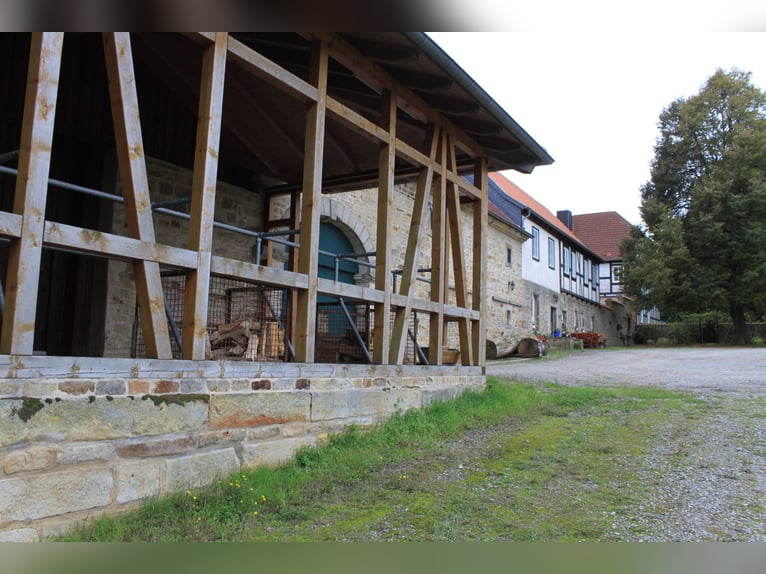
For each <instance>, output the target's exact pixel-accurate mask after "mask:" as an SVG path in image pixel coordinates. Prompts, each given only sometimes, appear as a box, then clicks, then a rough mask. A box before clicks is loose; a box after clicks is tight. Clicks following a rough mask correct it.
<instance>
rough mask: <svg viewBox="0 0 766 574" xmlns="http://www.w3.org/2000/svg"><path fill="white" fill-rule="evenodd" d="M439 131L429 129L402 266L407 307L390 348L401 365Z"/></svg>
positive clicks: (399, 317)
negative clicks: (427, 150)
mask: <svg viewBox="0 0 766 574" xmlns="http://www.w3.org/2000/svg"><path fill="white" fill-rule="evenodd" d="M439 135H440V130H439V128H438V127H436V126H431V128H429V134H428V136H429V138H430V140H431V153H430V156H429V160H428V163H427V165H426V166H424V167H423V169H421V170H420V175H419V176H418V187H417V190H416V191H415V204H414V206H413V208H412V220H411V221H410V231H409V235H408V237H407V249H406V250H405V252H404V267H403V268H402V281H401V283H400V285H399V293H400V294H401V295H406V297H407V306H406V307H404V308H399V309H397V310H396V316H395V318H394V325H393V327H392V332H391V351H390V358H389V364H391V365H401V364H402V362H403V361H404V350H405V347H406V344H407V328H408V324H409V320H410V312H411V310H412V308H411V306H410V302H411V300H412V298H413V297H414V296H415V287H416V285H415V276H416V275H417V270H418V266H417V262H418V258H417V254H418V243H419V242H420V235H421V228H422V224H423V220H424V219H425V216H426V209H427V208H428V201H426V200H427V198H428V194H429V192H430V190H431V186H432V184H433V174H434V159H435V158H436V152H437V149H438V147H439Z"/></svg>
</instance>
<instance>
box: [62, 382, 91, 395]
mask: <svg viewBox="0 0 766 574" xmlns="http://www.w3.org/2000/svg"><path fill="white" fill-rule="evenodd" d="M59 390H60V391H61V392H62V393H66V394H68V395H86V394H88V393H92V392H94V391H95V390H96V383H95V381H64V382H61V383H59Z"/></svg>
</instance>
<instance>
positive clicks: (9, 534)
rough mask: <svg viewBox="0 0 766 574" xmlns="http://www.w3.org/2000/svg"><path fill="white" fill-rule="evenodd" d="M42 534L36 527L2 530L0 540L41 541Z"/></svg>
mask: <svg viewBox="0 0 766 574" xmlns="http://www.w3.org/2000/svg"><path fill="white" fill-rule="evenodd" d="M39 541H40V535H39V534H38V533H37V530H35V529H34V528H18V529H16V530H8V531H6V532H0V542H39Z"/></svg>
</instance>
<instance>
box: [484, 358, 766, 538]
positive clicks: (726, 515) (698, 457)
mask: <svg viewBox="0 0 766 574" xmlns="http://www.w3.org/2000/svg"><path fill="white" fill-rule="evenodd" d="M487 374H490V375H498V376H502V377H504V378H510V379H512V380H515V381H549V382H557V383H561V384H566V385H585V384H587V385H608V386H612V385H641V386H658V387H663V388H668V389H673V390H680V391H686V392H691V393H693V394H695V395H697V396H699V397H700V398H701V399H702V400H703V403H702V405H701V407H700V409H699V416H696V417H691V418H689V417H684V418H681V417H679V418H678V420H668V421H666V423H665V425H664V427H663V428H662V429H660V434H659V436H661V437H662V439H661V440H658V441H657V443H656V444H655V445H654V447H653V449H652V452H651V453H650V455H649V456H648V458H647V460H646V461H645V464H644V470H643V472H642V475H641V476H642V479H643V480H644V481H646V483H647V484H650V485H652V486H653V488H652V489H651V490H652V494H651V496H649V497H648V499H646V500H645V501H643V502H642V503H641V504H639V505H638V506H637V507H636V508H634V509H633V512H632V513H628V514H625V515H621V516H615V519H614V522H613V524H612V532H611V533H610V534H609V536H608V537H607V538H608V539H612V540H626V541H766V442H764V441H766V349H761V348H743V349H734V348H688V349H624V350H593V351H582V352H579V351H578V352H573V353H570V354H567V355H565V356H563V357H561V358H556V359H553V360H549V359H547V358H544V359H516V360H506V361H495V362H492V363H490V364H489V365H488V366H487Z"/></svg>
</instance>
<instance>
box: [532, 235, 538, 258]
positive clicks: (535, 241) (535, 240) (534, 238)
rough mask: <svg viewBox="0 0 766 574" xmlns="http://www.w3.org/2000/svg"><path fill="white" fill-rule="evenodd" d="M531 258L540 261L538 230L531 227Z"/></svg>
mask: <svg viewBox="0 0 766 574" xmlns="http://www.w3.org/2000/svg"><path fill="white" fill-rule="evenodd" d="M532 259H534V260H535V261H540V230H539V229H538V228H537V227H533V228H532Z"/></svg>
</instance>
